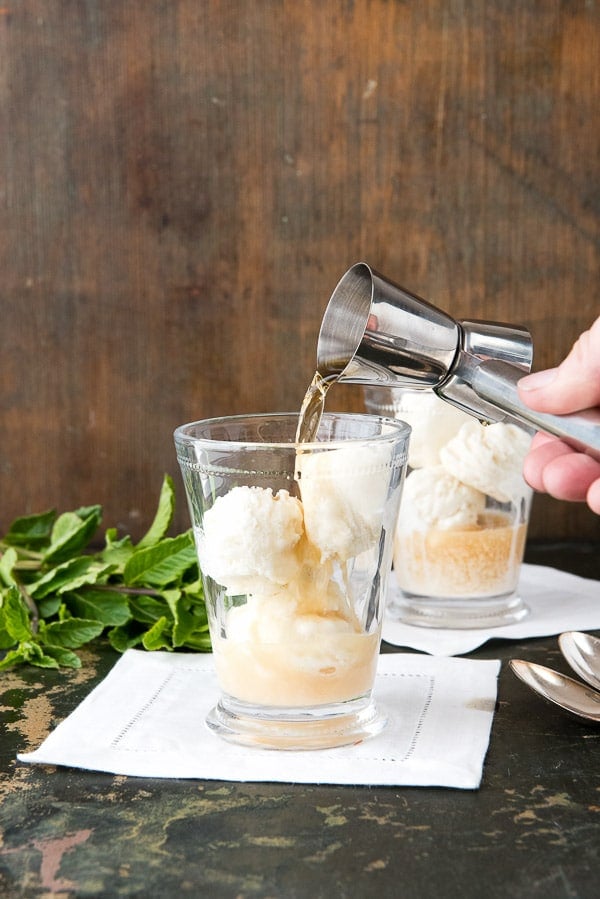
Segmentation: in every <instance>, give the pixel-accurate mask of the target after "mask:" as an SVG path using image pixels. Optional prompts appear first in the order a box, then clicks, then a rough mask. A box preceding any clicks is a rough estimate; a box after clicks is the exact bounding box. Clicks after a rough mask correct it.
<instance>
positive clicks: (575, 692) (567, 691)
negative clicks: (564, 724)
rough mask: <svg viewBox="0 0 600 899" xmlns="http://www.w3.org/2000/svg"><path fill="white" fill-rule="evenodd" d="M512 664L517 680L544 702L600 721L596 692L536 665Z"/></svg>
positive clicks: (518, 661)
mask: <svg viewBox="0 0 600 899" xmlns="http://www.w3.org/2000/svg"><path fill="white" fill-rule="evenodd" d="M509 664H510V667H511V668H512V670H513V671H514V673H515V674H516V675H517V677H519V678H520V679H521V680H522V681H523V683H525V684H527V686H528V687H531V689H532V690H534V691H535V692H536V693H539V694H540V696H542V697H543V698H544V699H547V700H548V701H549V702H552V703H554V705H557V706H560V708H561V709H564V710H565V711H567V712H571V714H573V715H578V716H579V717H580V718H587V719H588V720H590V721H600V693H597V692H596V690H592V689H590V687H586V685H585V684H582V683H580V682H579V681H576V680H574V679H573V678H572V677H566V675H564V674H560V673H559V672H558V671H554V670H553V669H552V668H546V667H545V666H544V665H537V664H536V663H535V662H525V661H523V660H522V659H511V660H510V663H509Z"/></svg>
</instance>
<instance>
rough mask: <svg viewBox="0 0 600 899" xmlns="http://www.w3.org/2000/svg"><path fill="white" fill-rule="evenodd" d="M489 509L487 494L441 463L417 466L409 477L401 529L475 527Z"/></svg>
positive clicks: (405, 491)
mask: <svg viewBox="0 0 600 899" xmlns="http://www.w3.org/2000/svg"><path fill="white" fill-rule="evenodd" d="M484 509H485V496H484V495H483V494H482V493H480V492H479V490H474V489H473V488H472V487H469V486H468V485H467V484H463V483H461V481H459V480H458V479H457V478H455V477H453V476H452V475H451V474H449V472H447V471H446V469H445V468H443V466H441V465H434V466H432V467H431V468H417V469H415V470H414V471H412V472H411V473H410V474H409V475H408V477H407V478H406V482H405V484H404V492H403V494H402V505H401V508H400V519H399V523H398V527H399V529H401V530H402V529H405V528H407V529H415V530H426V529H427V528H439V529H440V530H446V529H448V528H455V527H471V526H474V525H476V524H477V519H478V517H479V515H480V514H481V513H482V512H483V511H484Z"/></svg>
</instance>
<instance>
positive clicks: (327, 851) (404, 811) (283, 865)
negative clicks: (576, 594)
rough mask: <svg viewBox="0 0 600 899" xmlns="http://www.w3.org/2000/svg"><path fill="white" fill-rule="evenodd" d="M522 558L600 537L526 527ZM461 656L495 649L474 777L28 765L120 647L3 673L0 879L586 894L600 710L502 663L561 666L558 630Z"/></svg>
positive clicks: (173, 888) (574, 553) (232, 890)
mask: <svg viewBox="0 0 600 899" xmlns="http://www.w3.org/2000/svg"><path fill="white" fill-rule="evenodd" d="M527 559H528V561H530V562H534V563H541V564H548V565H552V566H554V567H559V568H563V569H565V570H569V571H573V572H575V573H579V574H582V575H584V576H587V577H595V578H600V547H599V546H598V544H591V543H588V544H570V545H569V544H556V545H537V546H536V545H531V546H529V548H528V554H527ZM599 601H600V589H599ZM389 650H390V647H386V646H384V647H383V651H389ZM470 657H472V658H501V659H502V660H503V665H502V670H501V675H500V682H499V691H498V709H497V713H496V716H495V719H494V725H493V730H492V738H491V743H490V749H489V752H488V756H487V759H486V764H485V768H484V778H483V783H482V786H481V788H480V789H479V790H477V791H459V790H447V789H438V788H426V789H424V788H407V787H397V788H389V787H386V788H376V789H375V788H366V787H337V786H304V785H293V784H248V783H243V784H242V783H224V782H217V781H184V780H148V779H141V778H128V777H120V776H111V775H105V774H97V773H94V772H87V771H74V770H67V769H54V768H40V767H28V766H25V765H20V764H18V763H17V762H16V761H15V756H16V753H17V751H18V750H25V749H28V748H33V747H34V746H37V745H38V744H39V743H40V742H41V740H42V739H43V738H44V737H45V736H46V734H47V733H48V732H49V730H50V729H51V728H53V727H54V726H55V725H56V724H57V723H58V721H60V720H61V719H62V718H64V717H65V716H66V715H67V714H68V713H69V712H71V711H72V710H73V709H74V708H75V706H76V705H77V704H78V703H79V702H80V701H81V700H82V699H83V698H84V696H85V695H86V694H87V693H88V692H89V690H90V689H91V688H92V686H94V684H96V683H97V682H98V680H99V679H100V678H101V677H103V676H104V675H105V674H106V672H107V671H108V670H109V668H110V667H111V665H112V664H114V661H115V658H116V657H115V655H114V654H113V653H111V652H110V651H108V650H103V649H98V650H95V651H93V652H88V653H87V654H86V656H85V659H84V666H83V668H82V670H81V671H80V672H75V673H66V674H65V673H64V672H61V673H56V672H52V671H44V672H42V671H36V670H34V669H30V668H28V669H18V670H15V671H13V672H7V673H3V674H2V680H1V682H0V685H1V688H2V700H1V707H0V712H1V716H2V725H1V727H2V729H1V732H0V733H1V737H0V797H1V805H0V896H3V897H4V896H6V897H11V899H12V897H38V896H39V897H46V899H48V897H60V899H70V897H84V896H93V897H98V896H102V897H111V896H116V897H120V896H135V897H171V896H173V897H175V896H177V897H179V896H185V895H190V896H204V895H206V896H210V897H232V899H233V897H240V899H241V897H243V899H251V897H264V899H266V897H270V899H271V897H285V899H288V897H310V899H317V897H323V899H325V897H326V899H329V897H336V899H339V897H362V896H365V897H367V896H368V897H371V896H378V897H388V896H390V897H392V896H393V897H396V896H401V897H408V899H412V897H414V899H428V897H467V899H468V897H477V899H479V897H481V896H486V897H487V899H495V897H511V899H512V897H516V899H518V897H527V899H531V897H538V896H539V897H541V896H543V897H545V899H552V897H590V899H591V897H595V896H597V895H598V893H599V890H600V858H599V855H600V726H598V725H594V724H592V723H586V722H583V721H578V720H576V719H574V718H571V717H569V716H567V715H566V714H564V713H562V712H561V711H560V710H559V709H556V708H554V707H552V706H550V705H548V704H546V703H544V702H542V701H541V700H539V699H538V698H537V697H535V696H534V695H533V694H532V693H530V692H529V691H528V690H527V688H526V687H525V686H524V685H523V684H521V683H520V682H519V681H517V679H516V678H515V677H514V676H513V675H512V674H511V672H510V671H509V670H508V667H507V665H506V661H507V660H508V659H509V658H512V657H522V658H527V659H531V660H535V661H540V662H543V663H546V664H550V665H551V666H553V667H556V668H559V669H562V670H566V665H565V664H564V663H563V662H562V659H561V656H560V653H559V651H558V647H557V642H556V638H547V639H539V640H530V641H526V642H523V643H504V642H501V641H497V642H493V643H489V644H487V645H486V646H485V647H484V648H482V649H480V650H478V651H476V652H473V653H471V654H470Z"/></svg>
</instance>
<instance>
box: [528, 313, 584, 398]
mask: <svg viewBox="0 0 600 899" xmlns="http://www.w3.org/2000/svg"><path fill="white" fill-rule="evenodd" d="M518 391H519V396H520V398H521V400H522V401H523V402H524V403H525V404H526V405H528V406H530V407H531V408H532V409H537V410H538V412H550V413H554V414H555V415H565V414H568V413H570V412H578V411H580V410H581V409H589V408H592V407H594V406H600V317H599V318H597V319H596V321H595V322H594V323H593V325H592V326H591V328H590V329H589V330H588V331H585V332H584V333H583V334H582V335H581V336H580V337H579V338H578V340H577V341H576V342H575V344H574V346H573V348H572V350H571V352H570V353H569V355H568V356H567V357H566V359H565V360H564V362H562V363H561V364H560V365H559V366H558V367H557V368H550V369H546V370H544V371H539V372H535V373H534V374H532V375H526V376H525V377H524V378H521V380H520V381H519V384H518Z"/></svg>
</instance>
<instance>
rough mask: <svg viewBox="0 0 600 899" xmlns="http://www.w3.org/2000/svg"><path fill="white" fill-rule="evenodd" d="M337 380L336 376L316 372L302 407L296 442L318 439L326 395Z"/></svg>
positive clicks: (309, 441)
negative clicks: (325, 376)
mask: <svg viewBox="0 0 600 899" xmlns="http://www.w3.org/2000/svg"><path fill="white" fill-rule="evenodd" d="M335 381H337V377H336V376H334V377H330V378H324V377H323V375H322V374H321V373H320V372H319V371H316V372H315V376H314V378H313V379H312V381H311V382H310V385H309V387H308V390H307V391H306V393H305V394H304V400H303V401H302V406H301V407H300V415H299V418H298V427H297V429H296V443H311V442H312V441H313V440H315V439H316V436H317V433H318V431H319V425H320V423H321V418H322V416H323V410H324V408H325V396H326V395H327V391H328V390H329V388H330V387H331V385H332V384H333V383H335Z"/></svg>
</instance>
